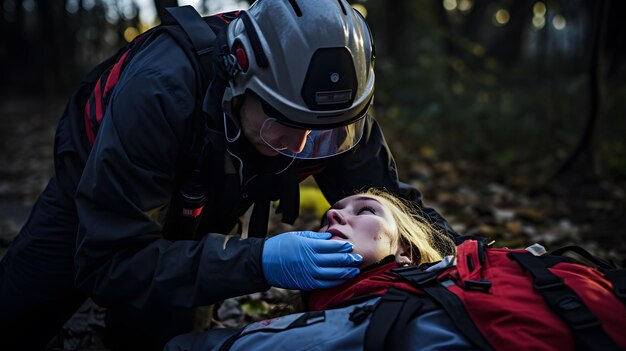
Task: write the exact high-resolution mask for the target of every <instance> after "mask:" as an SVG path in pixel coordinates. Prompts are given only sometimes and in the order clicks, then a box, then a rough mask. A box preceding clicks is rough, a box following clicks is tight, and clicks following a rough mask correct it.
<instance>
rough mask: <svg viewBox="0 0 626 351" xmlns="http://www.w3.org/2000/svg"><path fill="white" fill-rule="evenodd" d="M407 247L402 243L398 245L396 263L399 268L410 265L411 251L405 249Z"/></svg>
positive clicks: (411, 261)
mask: <svg viewBox="0 0 626 351" xmlns="http://www.w3.org/2000/svg"><path fill="white" fill-rule="evenodd" d="M406 246H407V245H405V244H403V243H402V242H400V243H398V249H397V250H396V254H395V256H396V263H397V264H398V265H399V266H406V265H408V264H412V263H414V262H413V259H412V257H411V250H409V249H407V247H406Z"/></svg>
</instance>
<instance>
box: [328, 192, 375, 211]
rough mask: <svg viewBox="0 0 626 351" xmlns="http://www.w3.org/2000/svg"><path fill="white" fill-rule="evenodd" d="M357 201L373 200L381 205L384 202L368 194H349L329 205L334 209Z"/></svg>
mask: <svg viewBox="0 0 626 351" xmlns="http://www.w3.org/2000/svg"><path fill="white" fill-rule="evenodd" d="M358 202H375V203H378V204H379V205H381V206H384V204H383V203H382V202H381V201H380V200H379V199H377V198H375V197H372V196H370V195H351V196H348V197H345V198H343V199H341V200H339V201H337V202H336V203H335V204H334V205H333V206H331V208H335V209H338V208H343V207H346V206H347V205H350V204H353V203H358Z"/></svg>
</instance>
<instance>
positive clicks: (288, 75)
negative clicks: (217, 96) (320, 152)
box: [224, 0, 374, 129]
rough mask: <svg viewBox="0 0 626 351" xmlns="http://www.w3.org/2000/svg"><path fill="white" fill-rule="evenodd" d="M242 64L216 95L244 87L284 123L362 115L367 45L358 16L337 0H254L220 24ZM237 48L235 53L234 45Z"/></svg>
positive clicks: (340, 121) (369, 86) (368, 70)
mask: <svg viewBox="0 0 626 351" xmlns="http://www.w3.org/2000/svg"><path fill="white" fill-rule="evenodd" d="M227 40H228V46H229V48H230V50H231V52H232V53H236V56H237V57H238V58H239V59H240V60H239V61H240V62H241V55H242V52H241V49H243V51H244V52H245V58H246V61H247V68H246V69H245V70H242V71H241V72H239V73H238V74H237V75H235V76H234V77H233V78H232V79H231V81H230V82H229V87H228V88H227V89H226V92H225V94H224V102H225V103H229V102H230V101H231V100H232V99H233V98H234V97H237V96H240V95H243V94H245V93H246V92H249V93H252V94H254V95H256V96H257V97H258V98H259V99H260V100H261V101H263V102H264V103H265V106H267V105H269V106H271V110H272V111H273V112H274V113H273V114H274V115H273V116H271V117H275V118H277V119H279V120H280V121H281V122H283V123H286V124H288V125H292V126H296V127H300V128H306V129H325V128H333V127H336V126H341V125H346V124H350V123H353V122H355V121H357V120H359V119H361V118H363V117H364V116H365V114H366V113H367V109H368V107H369V105H370V103H371V100H372V96H373V93H374V49H373V41H372V36H371V33H370V31H369V28H368V27H367V24H366V23H365V20H364V19H363V17H362V16H361V15H360V14H359V13H358V12H357V11H356V10H354V9H352V7H351V6H350V5H349V4H348V3H347V2H345V1H343V0H290V1H286V0H258V1H257V2H255V3H254V4H253V5H252V6H251V7H250V9H249V10H248V11H247V12H245V13H242V14H241V15H240V16H239V17H238V18H237V19H236V20H234V21H233V22H232V23H231V24H230V25H229V27H228V31H227ZM237 51H238V52H237Z"/></svg>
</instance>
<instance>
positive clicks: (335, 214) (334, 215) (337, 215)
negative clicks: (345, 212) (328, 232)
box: [326, 209, 344, 226]
mask: <svg viewBox="0 0 626 351" xmlns="http://www.w3.org/2000/svg"><path fill="white" fill-rule="evenodd" d="M326 219H327V221H328V225H329V226H330V225H332V224H344V218H343V216H342V215H341V212H340V211H339V210H336V209H330V210H328V212H327V213H326Z"/></svg>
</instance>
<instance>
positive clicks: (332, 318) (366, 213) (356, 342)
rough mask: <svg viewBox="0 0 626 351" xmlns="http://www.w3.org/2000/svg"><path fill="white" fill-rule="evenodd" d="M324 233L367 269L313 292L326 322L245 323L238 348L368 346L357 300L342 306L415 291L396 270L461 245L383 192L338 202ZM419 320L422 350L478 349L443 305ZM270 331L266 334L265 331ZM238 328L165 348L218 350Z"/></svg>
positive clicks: (312, 316) (311, 318)
mask: <svg viewBox="0 0 626 351" xmlns="http://www.w3.org/2000/svg"><path fill="white" fill-rule="evenodd" d="M319 231H320V232H329V233H331V234H332V235H333V236H332V238H331V240H342V241H343V240H345V241H349V242H351V243H352V244H353V245H354V250H353V253H356V254H359V255H361V256H362V257H363V263H362V265H361V266H360V267H359V268H361V274H360V275H359V276H357V277H355V278H353V279H352V280H350V281H348V282H346V283H345V284H342V285H340V286H338V287H336V288H332V289H323V290H317V291H312V292H309V293H306V295H308V297H307V300H308V307H309V309H310V310H311V311H322V310H325V311H324V315H325V316H324V318H323V319H322V320H324V321H325V322H324V323H318V322H319V321H320V320H317V319H316V316H319V315H320V314H319V313H318V314H316V313H315V312H309V313H306V314H293V315H288V316H284V317H280V318H276V319H272V320H267V321H261V322H257V323H253V324H251V325H249V326H247V327H246V328H245V331H244V333H242V334H241V337H239V338H238V339H237V340H236V342H234V343H233V344H232V348H230V349H231V350H252V349H257V350H261V349H270V348H272V349H283V348H284V349H290V350H301V349H308V348H310V347H313V346H314V345H317V346H319V347H321V349H327V350H351V349H359V350H361V349H363V335H364V331H365V325H363V327H362V328H354V325H351V326H350V331H349V333H347V329H346V327H345V326H343V324H345V323H346V322H347V321H348V320H349V314H350V312H351V311H353V310H354V305H350V307H348V308H336V307H338V306H340V305H344V304H346V301H348V300H353V299H356V298H363V299H365V300H366V302H365V303H362V304H363V305H373V304H374V303H375V302H376V301H377V299H378V296H380V295H382V294H384V293H385V292H386V291H387V290H388V289H389V288H390V287H396V288H398V289H404V290H407V291H409V292H413V291H415V288H414V287H413V286H411V285H410V284H409V283H406V282H404V281H402V280H401V279H400V278H399V277H398V276H397V275H396V274H392V273H391V272H390V270H391V269H392V268H395V267H399V266H404V265H408V264H415V265H420V264H422V263H429V262H437V261H441V260H442V259H443V258H444V257H445V256H446V255H453V254H454V252H455V246H454V243H453V242H452V241H451V240H450V239H449V238H448V237H447V236H446V235H443V234H441V233H439V232H437V231H436V230H434V229H433V228H432V226H430V225H429V224H428V222H427V221H426V220H424V219H423V217H422V216H421V215H419V214H418V213H416V211H414V210H413V209H412V208H410V207H409V206H408V205H407V204H405V203H404V202H403V201H401V200H399V199H398V198H396V197H394V196H393V195H390V194H388V193H386V192H384V191H381V190H377V189H370V190H368V191H365V192H363V193H360V194H357V195H353V196H348V197H346V198H344V199H342V200H340V201H338V202H337V203H335V204H334V205H333V206H332V207H331V208H330V209H329V210H328V212H327V213H326V215H325V216H324V218H323V220H322V227H321V228H320V230H319ZM329 309H332V310H329ZM303 318H307V320H306V322H305V323H306V325H309V324H310V326H309V327H308V328H306V331H304V329H303V328H297V327H301V326H302V325H300V323H299V322H296V323H294V321H298V320H300V321H302V320H303ZM318 319H319V318H318ZM414 322H416V323H420V328H419V332H415V333H412V336H411V339H414V343H413V344H414V345H415V346H416V349H424V348H428V349H434V348H437V347H440V348H444V349H456V350H460V349H470V348H471V347H470V344H469V342H468V341H466V340H465V339H464V338H463V337H462V336H461V333H460V332H458V331H457V330H456V327H454V324H453V323H452V322H451V321H450V320H449V318H448V317H447V315H446V314H445V312H443V311H442V310H438V311H432V312H429V313H426V314H423V315H421V316H420V317H418V318H416V319H415V321H414ZM334 323H336V324H337V325H334ZM349 323H350V324H352V322H349ZM316 327H317V328H316ZM314 329H317V330H314ZM278 331H281V332H280V333H278ZM259 332H260V333H259ZM264 332H267V335H263V336H261V335H260V334H263V333H264ZM234 333H235V332H234V331H233V330H231V329H227V330H224V329H215V330H211V331H208V332H205V333H199V334H190V335H183V336H179V337H177V338H174V339H173V340H172V341H171V342H170V343H169V344H168V345H167V347H166V350H212V349H219V348H220V347H221V345H222V344H223V343H224V341H225V340H226V339H227V338H228V337H229V336H231V335H232V334H234ZM250 333H252V334H255V335H257V336H258V337H254V338H246V337H245V335H249V334H250ZM350 334H351V335H350ZM232 340H233V339H231V342H232Z"/></svg>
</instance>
